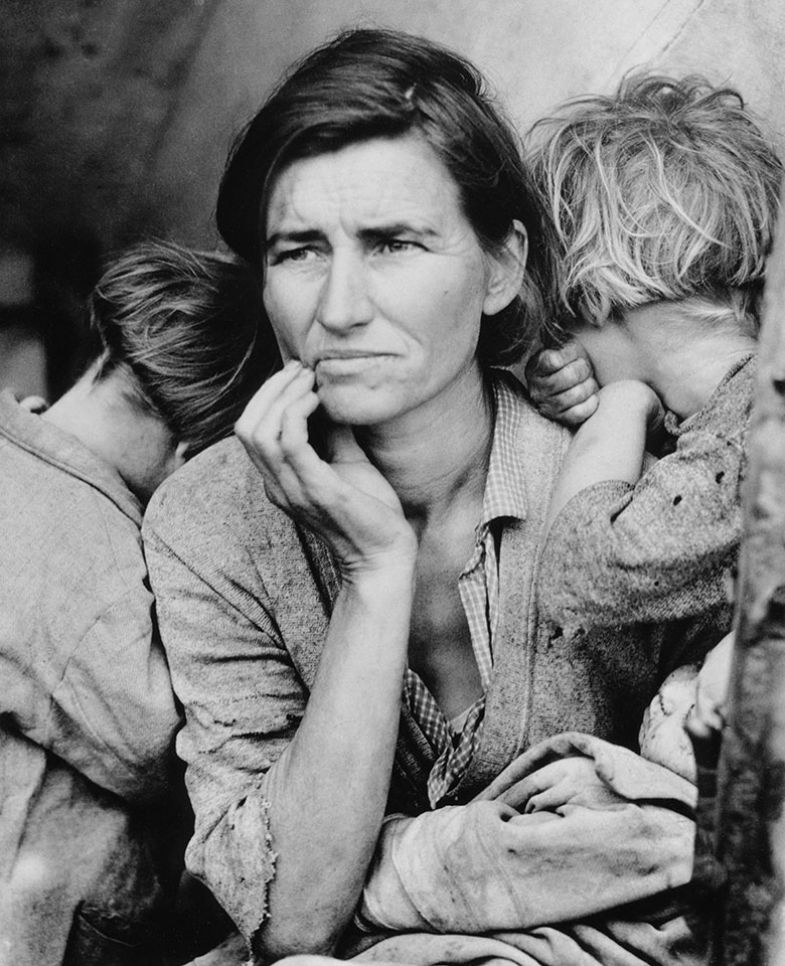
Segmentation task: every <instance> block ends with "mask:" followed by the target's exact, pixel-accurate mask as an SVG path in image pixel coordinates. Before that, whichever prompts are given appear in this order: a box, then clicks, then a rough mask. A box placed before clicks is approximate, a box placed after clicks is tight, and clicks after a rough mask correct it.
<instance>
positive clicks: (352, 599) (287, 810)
mask: <svg viewBox="0 0 785 966" xmlns="http://www.w3.org/2000/svg"><path fill="white" fill-rule="evenodd" d="M413 569H414V565H413V559H412V560H408V559H406V558H405V557H404V559H403V560H400V561H397V562H395V563H393V564H392V565H391V566H389V567H384V568H377V569H375V570H374V571H373V572H371V573H361V574H354V575H352V579H351V580H350V581H349V582H345V583H344V585H343V587H342V589H341V592H340V593H339V595H338V598H337V599H336V602H335V608H334V611H333V616H332V620H331V623H330V629H329V632H328V635H327V639H326V641H325V645H324V650H323V652H322V657H321V661H320V666H319V671H318V674H317V677H316V680H315V682H314V686H313V690H312V692H311V695H310V697H309V700H308V705H307V709H306V711H305V714H304V716H303V719H302V722H301V723H300V726H299V728H298V730H297V734H296V735H295V737H294V739H293V740H292V742H291V744H290V745H289V746H288V748H287V749H286V751H285V752H284V754H283V755H282V756H281V758H280V759H279V760H278V762H277V763H276V764H275V765H274V766H273V768H272V769H271V770H270V772H269V773H268V775H267V778H266V783H265V793H266V796H267V798H268V799H269V801H270V803H271V808H270V814H271V827H272V835H273V848H274V849H275V851H276V852H277V854H278V860H277V866H276V874H275V878H274V880H273V882H272V883H271V884H270V891H269V913H270V915H269V919H268V921H267V923H266V924H265V926H264V927H263V928H262V929H261V930H260V932H259V934H258V936H257V938H256V941H255V943H254V945H255V947H256V948H255V952H256V953H257V954H258V955H260V956H263V957H264V958H265V959H270V958H279V957H281V956H284V955H287V954H292V953H296V952H310V953H326V952H329V951H331V949H332V948H333V947H334V945H335V943H336V941H337V940H338V938H339V936H340V934H341V932H342V931H343V929H344V928H345V926H346V924H347V923H348V921H349V920H350V919H351V916H352V914H353V912H354V908H355V906H356V903H357V900H358V897H359V895H360V892H361V890H362V886H363V882H364V879H365V876H366V872H367V868H368V866H369V864H370V861H371V858H372V855H373V851H374V848H375V845H376V840H377V838H378V835H379V830H380V827H381V822H382V819H383V817H384V811H385V805H386V801H387V795H388V790H389V783H390V774H391V769H392V761H393V756H394V753H395V745H396V739H397V732H398V721H399V716H400V699H401V687H402V679H403V672H404V669H405V666H406V658H407V643H408V636H409V620H410V614H411V604H412V593H413V589H412V588H413Z"/></svg>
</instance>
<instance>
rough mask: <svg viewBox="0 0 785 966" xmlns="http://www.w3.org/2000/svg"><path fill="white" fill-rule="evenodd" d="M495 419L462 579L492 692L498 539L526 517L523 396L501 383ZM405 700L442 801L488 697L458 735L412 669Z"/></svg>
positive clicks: (470, 748)
mask: <svg viewBox="0 0 785 966" xmlns="http://www.w3.org/2000/svg"><path fill="white" fill-rule="evenodd" d="M493 394H494V404H495V409H496V418H495V425H494V431H493V444H492V446H491V456H490V461H489V464H488V478H487V480H486V482H485V494H484V496H483V508H482V518H481V519H480V522H479V523H478V525H477V527H476V530H475V543H474V551H473V552H472V555H471V558H470V559H469V561H468V563H467V564H466V566H465V567H464V569H463V571H462V573H461V575H460V576H459V578H458V590H459V593H460V596H461V602H462V604H463V609H464V612H465V614H466V620H467V622H468V624H469V634H470V636H471V642H472V650H473V651H474V658H475V660H476V661H477V668H478V670H479V672H480V681H481V683H482V688H483V692H485V691H487V689H488V683H489V681H490V677H491V670H492V668H493V641H494V634H495V630H496V623H497V617H498V603H499V567H498V559H497V554H496V540H495V535H496V534H497V533H498V532H499V530H500V528H501V526H502V523H503V520H504V518H509V517H514V518H518V519H521V518H523V517H524V515H525V497H524V481H523V470H522V466H521V459H520V454H518V453H516V451H515V443H514V441H515V438H516V432H517V427H518V422H519V419H520V406H521V402H520V399H519V397H518V396H517V395H516V394H515V392H513V390H512V389H510V387H509V386H508V385H507V384H506V383H505V382H503V381H502V380H501V379H499V380H496V381H495V382H494V385H493ZM403 693H404V701H406V702H407V703H408V706H409V709H410V710H411V713H412V715H413V716H414V718H415V720H416V721H417V723H418V724H419V726H420V728H421V729H422V732H423V734H424V735H425V737H426V738H427V739H428V741H429V742H430V744H431V747H432V748H433V751H434V756H435V761H434V764H433V767H432V768H431V773H430V775H429V777H428V797H429V799H430V802H431V805H432V806H434V807H435V806H436V805H437V803H438V802H439V801H440V800H441V799H442V798H443V797H444V796H445V795H446V794H447V793H448V792H449V791H450V790H451V789H452V788H454V787H455V785H456V784H457V783H458V781H460V779H461V777H462V776H463V775H464V773H465V771H466V769H467V767H468V765H469V762H470V761H471V759H472V756H473V754H474V750H475V747H476V745H477V742H478V739H479V735H480V730H481V728H482V722H483V717H484V715H485V694H484V693H483V696H482V697H480V698H478V699H477V700H476V701H475V702H474V704H473V705H472V706H471V707H470V708H468V709H467V711H465V712H464V714H463V715H461V716H460V718H462V719H463V721H462V726H461V727H460V731H456V732H454V731H453V729H452V728H451V727H450V724H449V722H448V721H447V719H446V717H445V716H444V713H443V712H442V710H441V708H440V707H439V705H438V704H437V703H436V700H435V698H434V697H433V695H432V694H431V692H430V691H429V690H428V688H427V687H426V686H425V684H424V683H423V681H422V680H421V679H420V677H419V675H417V674H416V673H415V672H414V671H412V670H411V669H410V668H409V669H407V671H406V675H405V677H404V689H403Z"/></svg>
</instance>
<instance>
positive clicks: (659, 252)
mask: <svg viewBox="0 0 785 966" xmlns="http://www.w3.org/2000/svg"><path fill="white" fill-rule="evenodd" d="M530 137H531V138H532V141H533V142H534V143H535V145H536V146H535V148H534V150H533V156H532V162H533V164H534V168H535V175H536V177H537V180H538V182H539V184H540V187H541V189H542V191H543V193H544V195H545V197H546V199H547V200H548V202H549V207H550V210H551V214H552V216H553V219H554V221H555V224H556V230H557V235H558V239H559V246H560V251H559V255H560V258H561V265H560V268H559V277H558V283H559V284H558V291H559V304H558V306H557V308H556V311H557V313H558V314H559V315H560V316H561V317H562V326H563V328H564V329H565V330H566V331H567V332H569V331H574V330H576V329H578V328H580V327H582V326H584V325H587V324H588V325H593V326H602V325H604V323H605V322H606V321H607V320H609V319H610V320H621V319H623V317H624V314H625V312H627V311H629V310H631V309H635V308H638V307H640V306H643V305H647V304H649V303H652V302H660V301H670V302H680V303H682V308H683V309H684V311H685V312H686V313H687V314H688V317H689V319H690V321H692V320H693V318H694V321H695V323H696V324H699V325H701V326H703V327H706V326H711V327H724V326H729V327H731V328H734V327H735V328H737V329H738V330H739V331H742V332H744V333H746V334H753V335H754V334H755V332H756V331H757V325H758V302H759V297H760V293H761V289H762V284H763V277H764V262H765V256H766V253H767V251H768V248H769V245H770V242H771V239H772V235H773V231H774V225H775V221H776V216H777V211H778V199H779V186H780V177H781V171H782V165H781V163H780V161H779V159H778V158H777V156H776V154H775V152H774V150H773V148H772V146H771V144H770V143H769V142H768V141H767V139H766V138H765V137H764V135H763V134H762V132H761V131H760V129H759V128H758V126H757V124H756V122H755V121H754V120H753V118H752V117H751V115H750V114H749V113H748V112H747V111H746V110H745V108H744V102H743V101H742V99H741V97H740V95H739V94H738V93H736V91H734V90H731V89H730V88H715V87H712V86H711V85H710V84H708V83H707V82H706V81H705V80H703V79H702V78H700V77H686V78H684V79H683V80H676V79H673V78H669V77H663V76H654V75H648V74H636V75H630V76H628V77H626V78H625V79H624V80H623V81H622V83H621V85H620V87H619V89H618V91H617V92H616V93H615V94H614V95H612V96H609V97H599V96H597V97H582V98H577V99H575V100H572V101H568V102H567V103H566V104H564V105H563V106H562V107H561V108H560V109H559V110H558V111H557V113H556V114H555V115H554V116H553V117H548V118H545V119H543V120H542V121H540V122H538V123H537V124H536V125H535V126H534V128H533V129H532V132H531V135H530ZM682 314H684V313H682Z"/></svg>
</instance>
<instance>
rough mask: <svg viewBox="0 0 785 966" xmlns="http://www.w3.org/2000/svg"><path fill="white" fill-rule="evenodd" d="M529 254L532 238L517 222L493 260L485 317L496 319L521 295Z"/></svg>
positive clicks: (493, 254) (483, 309) (486, 297)
mask: <svg viewBox="0 0 785 966" xmlns="http://www.w3.org/2000/svg"><path fill="white" fill-rule="evenodd" d="M528 254H529V237H528V235H527V234H526V229H525V228H524V227H523V223H522V222H520V221H518V220H517V218H516V219H515V221H513V223H512V228H511V229H510V233H509V235H508V236H507V238H506V239H505V241H504V244H503V245H502V246H501V248H500V249H499V250H498V251H495V252H493V253H492V254H491V255H490V256H489V263H490V274H489V277H488V285H487V290H486V293H485V301H484V302H483V305H482V311H483V314H484V315H496V313H497V312H501V311H502V309H506V308H507V306H508V305H509V304H510V302H512V300H513V299H514V298H515V296H516V295H519V294H520V291H521V286H522V285H523V276H524V272H525V271H526V259H527V257H528Z"/></svg>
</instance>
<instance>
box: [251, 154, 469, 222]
mask: <svg viewBox="0 0 785 966" xmlns="http://www.w3.org/2000/svg"><path fill="white" fill-rule="evenodd" d="M267 212H268V214H267V226H266V228H267V230H266V234H267V235H270V234H271V233H275V232H278V231H281V230H290V226H292V227H293V226H295V225H296V226H298V228H297V230H300V228H302V227H303V226H305V225H309V224H310V223H312V222H313V223H321V222H330V221H332V220H335V219H348V220H349V221H351V222H358V223H360V222H361V223H362V227H369V225H371V224H373V223H375V222H377V221H380V222H388V221H390V220H392V221H397V220H400V219H410V218H412V219H419V220H423V219H424V220H425V221H430V220H431V219H432V218H437V219H439V218H441V217H444V216H445V215H447V216H449V215H454V214H456V213H457V214H460V199H459V192H458V188H457V185H456V184H455V181H454V180H453V178H452V175H451V174H450V172H449V171H448V170H447V168H446V166H445V165H444V163H443V162H442V161H441V159H440V158H439V157H438V155H437V154H436V152H435V151H434V150H433V149H432V148H431V147H430V146H429V145H428V144H427V142H426V141H424V140H423V139H422V138H421V137H418V136H416V135H407V136H404V137H397V138H374V139H372V140H368V141H361V142H358V143H355V144H350V145H347V146H346V147H344V148H341V149H340V150H338V151H333V152H330V153H328V154H319V155H316V156H314V157H308V158H303V159H300V160H296V161H293V162H292V163H291V164H289V165H288V166H287V167H286V168H284V170H283V171H282V172H281V174H280V175H279V176H278V177H277V178H276V180H275V182H274V184H273V186H272V191H271V192H270V196H269V203H268V207H267ZM366 222H367V223H369V224H368V225H366Z"/></svg>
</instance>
